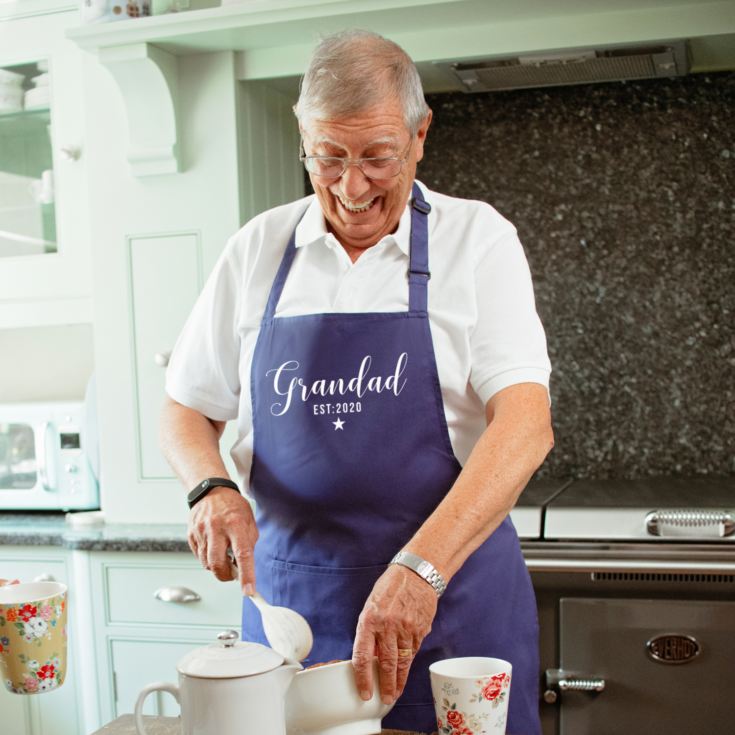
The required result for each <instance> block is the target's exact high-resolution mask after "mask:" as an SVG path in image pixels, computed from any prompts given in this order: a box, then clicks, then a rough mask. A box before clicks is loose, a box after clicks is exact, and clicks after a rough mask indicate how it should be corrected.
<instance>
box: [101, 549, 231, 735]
mask: <svg viewBox="0 0 735 735" xmlns="http://www.w3.org/2000/svg"><path fill="white" fill-rule="evenodd" d="M89 556H90V560H91V564H90V575H91V577H90V578H91V592H92V599H93V600H94V601H95V605H94V611H93V622H92V627H93V636H92V637H93V639H94V641H95V649H96V662H97V690H98V691H99V697H100V714H101V722H102V723H105V722H109V721H110V720H112V719H114V718H115V717H117V716H119V715H122V714H127V713H130V712H132V711H133V708H134V706H135V700H136V698H137V696H138V693H139V692H140V690H141V689H142V688H143V687H144V686H145V685H146V684H149V683H151V682H154V681H170V682H174V683H175V682H176V681H177V677H178V675H177V672H176V663H177V661H178V660H179V659H180V658H181V657H182V656H183V655H184V654H185V653H187V652H188V651H190V650H192V649H194V648H197V647H199V646H202V645H206V644H208V643H212V642H214V641H215V640H216V637H217V634H218V633H220V632H221V631H223V630H227V629H235V630H238V631H239V630H240V609H241V604H242V598H241V593H240V588H239V585H238V584H237V582H234V581H233V582H219V581H218V580H217V579H215V577H214V576H213V575H212V574H211V573H210V572H208V571H207V570H205V569H203V568H202V567H201V566H200V565H199V562H198V561H197V560H196V559H195V558H194V557H193V556H192V555H191V554H186V553H174V552H153V553H147V552H92V553H90V554H89ZM178 711H179V710H178V707H177V705H176V703H175V701H174V700H173V699H172V698H170V697H168V696H167V695H163V694H160V693H159V694H158V695H157V696H152V697H149V698H148V700H147V702H146V706H145V709H144V712H145V713H146V714H161V715H167V716H173V715H177V714H178Z"/></svg>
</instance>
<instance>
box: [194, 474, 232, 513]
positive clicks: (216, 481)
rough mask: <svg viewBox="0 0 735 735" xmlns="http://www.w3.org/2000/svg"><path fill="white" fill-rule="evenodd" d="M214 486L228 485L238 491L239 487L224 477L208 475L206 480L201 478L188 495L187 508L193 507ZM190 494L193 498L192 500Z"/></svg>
mask: <svg viewBox="0 0 735 735" xmlns="http://www.w3.org/2000/svg"><path fill="white" fill-rule="evenodd" d="M216 487H228V488H230V489H232V490H235V491H236V492H238V493H239V492H240V488H239V487H238V486H237V485H236V484H235V483H234V482H233V481H232V480H228V479H227V478H226V477H208V478H207V479H206V480H202V482H200V483H199V484H198V485H197V486H196V487H195V488H194V489H193V490H192V491H191V492H190V493H189V495H188V497H187V502H188V505H189V508H193V507H194V506H195V505H196V504H197V503H198V502H199V501H200V500H201V499H202V498H203V497H205V495H207V494H208V493H209V492H210V491H211V490H214V488H216ZM192 496H194V499H193V500H192V499H191V498H192Z"/></svg>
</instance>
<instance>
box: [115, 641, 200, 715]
mask: <svg viewBox="0 0 735 735" xmlns="http://www.w3.org/2000/svg"><path fill="white" fill-rule="evenodd" d="M209 642H210V641H203V640H200V641H160V640H156V639H143V640H113V641H112V642H111V645H110V650H111V653H112V671H113V677H114V682H115V683H114V689H115V713H114V714H115V717H119V716H120V715H124V714H128V713H130V712H132V711H133V710H134V708H135V701H136V699H137V698H138V694H139V693H140V690H141V689H142V688H143V687H144V686H145V685H146V684H151V683H153V682H161V681H167V682H171V683H172V684H177V683H178V679H177V673H176V662H177V661H178V660H179V659H180V658H181V657H182V656H183V655H184V654H185V653H188V652H189V651H191V650H192V649H193V648H197V647H198V646H200V645H204V644H205V643H209ZM143 712H144V714H146V715H163V716H165V717H176V716H177V715H178V714H179V706H178V704H177V703H176V700H175V699H174V698H173V697H172V696H171V695H170V694H166V693H164V692H156V693H155V694H151V695H150V696H149V697H148V699H147V700H146V702H145V706H144V707H143Z"/></svg>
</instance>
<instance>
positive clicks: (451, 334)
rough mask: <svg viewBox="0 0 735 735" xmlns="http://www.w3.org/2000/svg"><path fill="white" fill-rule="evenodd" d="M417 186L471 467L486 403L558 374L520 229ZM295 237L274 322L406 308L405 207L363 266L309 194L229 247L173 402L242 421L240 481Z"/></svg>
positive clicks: (462, 441)
mask: <svg viewBox="0 0 735 735" xmlns="http://www.w3.org/2000/svg"><path fill="white" fill-rule="evenodd" d="M418 183H419V186H420V187H421V190H422V192H423V194H424V197H425V199H426V201H427V202H429V204H431V212H430V214H429V222H428V229H429V270H430V271H431V280H430V281H429V286H428V288H429V291H428V304H429V320H430V325H431V334H432V338H433V342H434V353H435V355H436V362H437V368H438V373H439V382H440V384H441V390H442V397H443V399H444V412H445V414H446V419H447V426H448V428H449V437H450V439H451V442H452V446H453V448H454V452H455V455H456V456H457V459H458V460H459V462H460V463H461V464H462V465H464V463H465V461H466V460H467V457H468V456H469V454H470V452H471V451H472V448H473V446H474V445H475V443H476V441H477V439H478V438H479V436H480V434H481V433H482V431H483V430H484V428H485V410H484V406H485V403H486V402H487V401H488V400H489V399H490V398H491V397H492V396H493V395H494V394H495V393H497V392H498V391H499V390H501V389H503V388H506V387H508V386H509V385H514V384H517V383H527V382H532V383H540V384H541V385H544V386H546V388H547V390H548V385H549V374H550V372H551V365H550V363H549V358H548V355H547V352H546V338H545V335H544V330H543V327H542V325H541V321H540V320H539V318H538V315H537V314H536V307H535V302H534V296H533V285H532V283H531V275H530V272H529V269H528V263H527V261H526V257H525V255H524V252H523V247H522V246H521V243H520V241H519V240H518V235H517V233H516V229H515V227H514V226H513V225H512V224H511V223H510V222H508V220H506V219H505V218H504V217H502V216H501V215H500V214H499V213H498V212H497V211H496V210H495V209H493V208H492V207H491V206H490V205H488V204H486V203H484V202H479V201H471V200H466V199H456V198H453V197H448V196H445V195H443V194H438V193H436V192H433V191H430V190H428V189H427V188H426V187H425V186H424V185H423V184H421V183H420V182H418ZM302 214H303V218H301V216H302ZM300 218H301V219H300ZM299 220H300V221H299ZM294 227H295V228H296V248H297V253H296V257H295V258H294V261H293V264H292V266H291V270H290V272H289V275H288V278H287V280H286V284H285V286H284V289H283V293H282V294H281V299H280V301H279V303H278V307H277V309H276V316H277V317H278V316H294V315H298V314H310V313H323V312H345V313H347V312H362V311H404V310H406V309H408V280H407V277H406V275H407V271H408V255H409V235H410V230H411V213H410V209H409V207H408V206H407V207H406V210H405V211H404V213H403V215H402V216H401V219H400V222H399V225H398V229H397V230H396V232H395V233H393V234H392V235H387V236H386V237H384V238H383V239H382V240H380V242H378V243H377V244H376V245H374V246H373V247H371V248H369V249H368V250H366V251H365V252H364V253H363V254H362V255H361V256H360V257H359V258H358V259H357V261H356V262H355V263H353V262H352V261H351V260H350V258H349V256H348V255H347V253H346V252H345V251H344V249H343V248H342V247H341V245H340V244H339V243H338V242H337V240H336V239H335V237H334V236H333V235H332V234H331V233H329V232H328V231H327V229H326V225H325V220H324V216H323V214H322V211H321V208H320V206H319V202H318V200H317V199H316V197H315V196H313V195H312V196H310V197H305V198H304V199H301V200H299V201H296V202H293V203H291V204H286V205H284V206H281V207H276V208H275V209H271V210H269V211H267V212H263V213H262V214H260V215H258V216H257V217H255V218H253V219H252V220H250V222H248V223H247V224H246V225H245V226H244V227H243V228H242V229H240V230H239V231H238V232H237V233H236V234H235V235H233V237H232V238H230V240H229V241H228V242H227V245H226V247H225V249H224V251H223V253H222V255H221V257H220V259H219V261H218V262H217V264H216V265H215V267H214V270H213V271H212V273H211V275H210V277H209V279H208V281H207V283H206V285H205V287H204V289H203V291H202V293H201V295H200V296H199V299H198V301H197V302H196V305H195V306H194V309H193V311H192V313H191V315H190V316H189V319H188V320H187V322H186V324H185V326H184V329H183V331H182V333H181V335H180V337H179V339H178V341H177V343H176V346H175V348H174V351H173V354H172V356H171V360H170V362H169V367H168V370H167V373H166V392H167V393H168V394H169V396H171V398H173V399H174V400H175V401H178V402H179V403H182V404H183V405H185V406H189V407H190V408H194V409H196V410H197V411H200V412H201V413H203V414H204V415H205V416H208V417H210V418H212V419H215V420H218V421H225V420H230V419H237V428H238V439H237V442H236V444H235V445H234V446H233V448H232V452H231V453H232V457H233V459H234V461H235V464H236V466H237V468H238V470H239V472H240V474H241V476H242V478H243V479H244V480H247V478H248V477H249V475H250V463H251V457H252V447H253V425H252V408H251V400H250V368H251V364H252V356H253V350H254V348H255V342H256V340H257V337H258V332H259V328H260V321H261V319H262V316H263V312H264V310H265V305H266V301H267V300H268V294H269V292H270V288H271V285H272V283H273V279H274V278H275V275H276V271H277V270H278V266H279V264H280V262H281V258H282V256H283V253H284V251H285V248H286V244H287V243H288V240H289V237H290V235H291V233H292V232H293V229H294Z"/></svg>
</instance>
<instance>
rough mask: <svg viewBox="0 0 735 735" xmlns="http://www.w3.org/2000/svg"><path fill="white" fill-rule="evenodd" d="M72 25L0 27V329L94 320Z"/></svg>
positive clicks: (40, 20) (60, 19) (24, 21)
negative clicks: (69, 35) (67, 34)
mask: <svg viewBox="0 0 735 735" xmlns="http://www.w3.org/2000/svg"><path fill="white" fill-rule="evenodd" d="M77 18H78V16H77V14H76V13H75V12H69V13H56V14H52V15H48V16H42V17H38V16H35V17H26V18H18V19H15V20H13V19H11V20H4V21H3V22H2V23H1V24H0V329H4V328H13V327H28V326H37V325H43V324H62V323H67V324H68V323H80V322H89V321H91V316H92V315H91V275H90V274H91V263H90V247H89V223H88V216H89V213H88V207H87V205H86V201H87V191H86V175H85V170H86V161H84V135H83V124H84V114H83V112H84V110H83V106H84V104H85V99H84V97H83V89H82V88H83V85H82V76H83V63H84V60H83V53H82V52H81V51H80V49H79V48H78V47H76V46H75V45H74V44H73V43H71V42H70V41H68V40H67V39H66V38H65V37H64V33H65V30H66V28H68V27H70V26H71V25H74V24H76V23H77V22H78V20H77Z"/></svg>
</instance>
